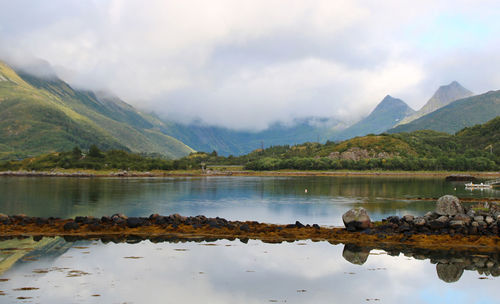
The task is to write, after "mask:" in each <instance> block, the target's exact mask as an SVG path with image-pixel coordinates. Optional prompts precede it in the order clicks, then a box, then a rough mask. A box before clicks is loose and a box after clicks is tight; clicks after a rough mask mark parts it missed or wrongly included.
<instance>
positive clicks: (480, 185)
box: [465, 182, 493, 189]
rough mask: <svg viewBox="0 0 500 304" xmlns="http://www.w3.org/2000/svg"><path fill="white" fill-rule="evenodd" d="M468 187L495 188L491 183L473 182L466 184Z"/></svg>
mask: <svg viewBox="0 0 500 304" xmlns="http://www.w3.org/2000/svg"><path fill="white" fill-rule="evenodd" d="M465 188H466V189H490V188H493V185H491V184H483V183H480V184H473V183H472V182H470V183H467V184H465Z"/></svg>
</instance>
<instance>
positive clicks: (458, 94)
mask: <svg viewBox="0 0 500 304" xmlns="http://www.w3.org/2000/svg"><path fill="white" fill-rule="evenodd" d="M472 95H473V93H472V92H471V91H469V90H467V89H466V88H464V87H463V86H462V85H460V84H459V83H458V82H456V81H453V82H451V83H450V84H449V85H443V86H440V87H439V89H438V90H437V91H436V92H435V93H434V95H432V97H431V99H429V100H428V101H427V103H426V104H425V105H424V106H423V107H422V108H421V109H420V110H418V111H417V112H416V113H414V114H413V115H411V116H408V117H407V118H405V119H403V120H401V121H400V122H399V123H398V125H403V124H407V123H409V122H411V121H414V120H415V119H418V118H420V117H422V116H424V115H426V114H429V113H431V112H433V111H436V110H437V109H439V108H442V107H444V106H446V105H448V104H449V103H451V102H453V101H455V100H458V99H462V98H465V97H469V96H472Z"/></svg>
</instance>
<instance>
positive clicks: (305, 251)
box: [0, 177, 500, 303]
mask: <svg viewBox="0 0 500 304" xmlns="http://www.w3.org/2000/svg"><path fill="white" fill-rule="evenodd" d="M455 188H456V190H455ZM304 189H308V193H305V192H304ZM444 194H455V195H458V196H460V197H500V195H499V191H498V190H496V189H494V190H491V191H482V192H481V191H474V192H468V191H466V190H465V189H464V187H463V184H461V183H457V184H452V183H446V182H444V181H443V179H442V178H365V177H356V178H354V177H334V178H332V177H294V178H272V177H242V178H235V177H231V178H219V177H217V178H171V179H160V178H152V179H112V178H109V179H108V178H106V179H73V178H0V212H1V213H6V214H15V213H25V214H28V215H32V216H59V217H73V216H76V215H94V216H101V215H110V214H113V213H116V212H121V213H125V214H127V215H136V216H147V215H149V214H151V213H160V214H170V213H176V212H177V213H180V214H183V215H197V214H204V215H207V216H221V217H225V218H228V219H232V220H236V219H240V220H258V221H264V222H272V223H290V222H294V221H295V220H300V221H302V222H303V223H318V224H322V225H340V224H341V214H342V213H343V212H345V211H346V210H348V209H349V208H351V207H352V206H364V207H365V208H367V209H368V210H369V213H370V214H371V216H372V218H374V219H380V218H382V217H385V216H387V215H390V214H400V215H402V214H423V213H425V212H427V211H429V210H432V209H433V208H434V207H433V205H434V203H433V202H426V201H415V200H412V199H414V198H417V197H439V196H441V195H444ZM0 229H1V228H0ZM384 250H385V251H384ZM384 250H380V249H377V250H373V249H370V248H357V247H353V246H350V245H346V246H344V245H342V244H341V245H332V244H330V243H328V242H311V241H300V242H293V243H282V244H267V243H263V242H261V241H255V240H250V241H248V243H244V242H241V241H239V240H234V241H229V240H219V241H216V242H210V243H207V242H206V241H201V242H178V243H174V242H162V243H153V242H151V241H142V242H140V243H134V244H132V243H117V244H115V243H103V242H101V241H100V240H95V241H78V242H67V241H65V240H64V239H62V238H44V239H42V240H40V241H37V242H36V241H34V240H33V239H23V240H6V241H0V303H20V302H27V303H179V302H181V303H285V302H286V303H402V302H404V303H495V302H498V301H497V299H498V298H499V296H500V289H498V279H497V278H496V275H498V274H500V254H499V253H496V254H489V255H484V254H477V253H474V252H467V253H465V252H410V251H408V250H407V249H405V250H406V251H403V252H399V251H397V250H395V249H393V248H384Z"/></svg>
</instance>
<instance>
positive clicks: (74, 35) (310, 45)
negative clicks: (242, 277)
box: [0, 0, 500, 129]
mask: <svg viewBox="0 0 500 304" xmlns="http://www.w3.org/2000/svg"><path fill="white" fill-rule="evenodd" d="M0 7H2V10H1V11H0V51H1V53H8V54H11V55H12V54H16V55H17V57H24V58H28V57H38V58H41V59H44V60H47V61H48V62H50V63H51V64H52V65H53V66H54V68H55V69H56V71H58V73H59V74H60V75H61V77H63V78H65V79H67V80H68V81H70V82H71V83H72V84H74V85H76V86H80V87H86V88H96V89H101V88H106V89H109V90H112V91H114V92H115V93H116V94H118V95H119V96H121V97H123V98H124V99H125V100H126V101H128V102H129V103H132V104H134V105H136V106H140V107H145V108H150V109H154V110H155V111H157V112H160V113H164V114H170V116H173V117H175V118H178V119H179V118H180V119H192V118H195V117H201V118H202V119H204V120H205V121H206V122H208V123H215V124H219V125H223V126H229V127H236V128H251V129H256V128H263V127H265V126H267V125H268V124H270V123H271V122H273V121H276V120H281V121H285V122H286V121H291V120H292V118H295V117H299V116H311V115H322V116H337V117H343V118H345V117H350V118H352V117H359V116H361V115H365V114H367V113H368V112H369V111H370V110H371V109H372V108H374V107H375V105H376V103H378V102H379V101H380V100H381V99H382V98H383V97H384V96H385V95H386V94H391V95H393V96H395V97H399V98H402V99H403V100H405V101H407V102H408V103H409V104H410V105H412V106H414V107H417V108H418V107H419V106H421V105H423V103H424V102H425V101H426V99H427V98H429V97H430V96H431V95H432V93H433V90H435V89H436V88H437V86H438V85H441V84H444V83H449V82H450V81H452V80H458V81H460V82H463V85H464V86H466V87H468V88H469V89H471V90H473V91H475V92H478V93H481V92H482V91H485V90H489V89H497V88H498V87H499V86H500V83H499V80H498V79H499V76H498V72H497V71H498V66H495V64H494V63H495V62H496V63H498V62H500V60H499V59H500V55H498V54H500V52H498V51H499V48H500V43H499V42H498V39H496V37H498V34H499V32H500V25H499V22H498V21H497V18H496V17H495V16H496V15H498V14H496V13H499V12H500V5H499V4H498V3H496V2H494V1H492V2H482V3H481V5H477V4H476V3H475V2H474V3H472V2H470V1H465V0H464V1H458V2H455V3H454V5H453V8H450V7H449V3H447V2H446V1H422V2H419V3H411V4H409V3H405V2H402V1H384V2H383V3H380V2H376V3H374V2H371V1H298V0H296V1H295V0H291V1H276V0H274V1H273V0H268V1H234V0H220V1H160V0H151V1H147V2H143V1H120V0H110V1H86V2H80V1H67V0H64V1H63V0H54V1H51V2H50V3H46V2H44V3H39V4H33V3H32V2H29V1H15V2H12V1H3V0H0ZM433 41H434V42H433ZM471 46H472V47H471Z"/></svg>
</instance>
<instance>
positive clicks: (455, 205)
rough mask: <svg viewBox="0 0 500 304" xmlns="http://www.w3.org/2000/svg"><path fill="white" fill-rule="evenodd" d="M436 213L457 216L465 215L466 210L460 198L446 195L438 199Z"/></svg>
mask: <svg viewBox="0 0 500 304" xmlns="http://www.w3.org/2000/svg"><path fill="white" fill-rule="evenodd" d="M436 213H437V214H439V215H447V216H453V215H456V214H463V213H465V210H464V207H463V206H462V204H461V203H460V200H459V199H458V197H456V196H453V195H445V196H441V197H440V198H439V199H438V201H437V205H436Z"/></svg>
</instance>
